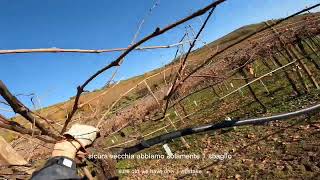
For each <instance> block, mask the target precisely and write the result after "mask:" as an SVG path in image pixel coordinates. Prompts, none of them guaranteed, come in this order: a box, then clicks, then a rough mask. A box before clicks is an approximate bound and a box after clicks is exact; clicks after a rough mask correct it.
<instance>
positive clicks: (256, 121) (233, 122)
mask: <svg viewBox="0 0 320 180" xmlns="http://www.w3.org/2000/svg"><path fill="white" fill-rule="evenodd" d="M319 110H320V104H317V105H314V106H311V107H308V108H304V109H300V110H297V111H293V112H288V113H283V114H279V115H274V116H268V117H260V118H252V119H244V120H231V121H223V122H220V123H216V124H209V125H205V126H198V127H194V128H185V129H181V130H178V131H173V132H170V133H167V134H163V135H160V136H157V137H154V138H151V139H148V140H144V141H143V142H141V143H139V144H136V145H134V146H131V147H128V148H124V149H123V150H122V151H120V153H119V155H124V154H133V153H136V152H139V151H141V150H143V149H146V148H149V147H151V146H153V145H156V144H159V143H162V142H166V141H169V140H172V139H176V138H178V137H183V136H187V135H192V134H196V133H201V132H207V131H213V130H218V129H223V128H230V127H235V126H245V125H259V124H264V123H267V122H271V121H276V120H278V121H282V120H288V119H290V118H293V117H297V116H300V115H306V114H311V113H314V112H317V111H319Z"/></svg>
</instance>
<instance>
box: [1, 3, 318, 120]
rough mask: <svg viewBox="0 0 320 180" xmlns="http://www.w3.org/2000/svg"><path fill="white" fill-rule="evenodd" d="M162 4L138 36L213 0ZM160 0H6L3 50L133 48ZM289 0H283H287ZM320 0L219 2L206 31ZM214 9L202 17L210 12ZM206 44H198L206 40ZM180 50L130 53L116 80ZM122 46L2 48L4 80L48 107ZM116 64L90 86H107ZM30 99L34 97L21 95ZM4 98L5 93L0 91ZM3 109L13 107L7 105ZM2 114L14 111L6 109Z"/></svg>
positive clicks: (211, 34)
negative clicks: (39, 51) (109, 50)
mask: <svg viewBox="0 0 320 180" xmlns="http://www.w3.org/2000/svg"><path fill="white" fill-rule="evenodd" d="M156 1H159V5H158V6H157V7H156V8H155V9H154V10H153V12H152V15H150V16H148V18H147V19H145V24H144V25H143V26H142V29H141V34H140V35H139V36H138V39H140V38H142V37H143V36H145V35H147V34H148V33H150V32H153V31H154V29H155V28H156V27H164V26H165V25H168V24H170V23H172V22H174V21H176V20H178V19H180V18H182V17H185V16H186V15H189V14H191V12H193V11H195V10H197V9H199V8H201V7H204V6H205V5H208V4H209V3H211V2H212V0H156ZM154 2H155V1H154V0H113V1H111V0H90V1H88V0H77V1H65V0H55V1H53V0H51V1H43V0H19V1H18V0H16V1H13V0H0V22H1V26H0V32H1V33H0V49H22V48H49V47H58V48H82V49H106V48H117V47H127V46H128V45H129V44H130V42H131V41H132V38H133V36H134V34H135V32H136V31H137V28H138V24H139V22H140V21H141V20H142V18H143V17H145V16H146V14H147V13H148V10H149V9H150V7H152V5H153V4H154ZM280 2H281V3H280ZM317 2H318V1H317V0H247V1H245V0H227V1H226V2H225V3H223V4H222V5H221V6H219V7H218V8H216V10H215V12H214V14H213V16H212V18H211V19H210V21H209V23H208V25H207V27H206V28H205V30H204V32H203V34H202V36H201V37H202V38H203V39H204V40H205V41H206V42H211V41H213V40H215V39H217V38H219V37H221V36H223V35H225V34H227V33H229V32H231V31H233V30H235V29H237V28H239V27H241V26H243V25H247V24H251V23H258V22H261V21H264V20H268V19H271V18H280V17H285V16H286V15H289V14H292V13H294V12H296V11H298V10H301V9H303V8H305V7H306V6H311V5H313V4H316V3H317ZM205 16H206V15H204V16H202V19H204V17H205ZM200 22H201V21H200V19H199V18H196V19H195V20H193V21H190V22H188V23H186V24H184V25H181V26H179V27H178V28H176V29H175V30H172V31H170V32H168V33H166V34H164V35H162V36H160V37H157V38H155V39H153V40H152V41H149V42H147V43H145V44H143V45H144V46H146V45H168V44H172V43H176V42H178V41H179V39H180V38H181V37H182V35H183V33H184V31H185V26H186V25H188V24H191V25H192V26H193V27H194V28H195V29H198V28H199V26H200ZM201 45H202V44H201V43H200V44H198V46H201ZM174 51H175V49H162V50H149V51H143V52H141V51H140V52H133V53H131V54H130V55H129V56H128V57H127V58H126V60H125V62H124V64H123V65H122V67H121V69H120V72H119V73H118V76H117V77H116V80H119V79H126V78H129V77H132V76H136V75H140V74H143V73H144V72H147V71H149V70H152V69H155V68H158V67H161V66H162V65H164V64H166V63H168V62H170V61H171V60H172V57H173V55H174ZM118 55H119V53H103V54H79V53H65V54H63V53H61V54H49V53H47V54H13V55H0V68H1V70H0V79H1V80H2V81H4V83H5V84H6V85H7V86H8V87H9V89H10V90H11V91H12V92H13V93H14V94H20V93H24V94H30V93H35V94H36V95H37V96H38V97H39V99H40V100H41V105H42V106H48V105H51V104H54V103H57V102H61V101H65V100H68V99H69V98H70V97H71V96H74V94H75V93H76V87H77V86H78V85H80V84H82V83H83V82H84V80H86V78H87V77H89V76H90V75H91V74H93V73H94V72H96V71H97V70H98V69H100V68H101V67H103V66H105V65H106V64H108V63H109V62H111V61H112V60H114V59H115V58H116V57H117V56H118ZM111 72H112V70H111V71H108V72H106V73H104V74H102V75H101V76H99V77H98V78H97V79H96V80H95V81H94V82H92V83H91V84H90V85H89V86H88V88H87V89H88V90H93V89H97V88H101V87H102V86H103V85H104V84H105V83H106V81H107V80H108V79H109V77H110V75H111ZM19 98H21V99H22V100H23V102H24V103H26V104H27V105H29V106H30V105H31V103H30V99H29V98H26V97H23V96H19ZM0 100H1V98H0ZM0 108H6V109H8V107H6V106H3V105H1V104H0ZM0 114H3V115H5V116H12V115H13V114H12V113H8V112H4V111H2V110H1V109H0Z"/></svg>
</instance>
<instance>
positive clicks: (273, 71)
mask: <svg viewBox="0 0 320 180" xmlns="http://www.w3.org/2000/svg"><path fill="white" fill-rule="evenodd" d="M302 59H304V58H302ZM297 60H298V59H296V60H295V61H292V62H290V63H287V64H285V65H283V66H281V67H279V68H277V69H274V70H272V71H270V72H268V73H265V74H264V75H262V76H260V77H258V78H256V79H254V80H252V81H250V82H248V83H246V84H244V85H243V86H240V87H239V88H237V89H236V90H233V91H232V92H230V93H228V94H226V95H224V96H223V97H220V98H219V99H218V101H221V100H223V99H225V98H226V97H228V96H230V95H232V94H234V93H236V92H237V91H239V90H241V89H242V88H244V87H246V86H248V85H250V84H252V83H254V82H256V81H258V80H260V79H262V78H264V77H266V76H268V75H270V74H272V73H275V72H276V71H279V70H281V69H283V68H285V67H287V66H289V65H292V64H294V63H295V62H296V61H297ZM211 86H212V85H210V86H208V87H206V88H209V87H211ZM206 88H202V89H200V90H204V89H206ZM196 92H200V91H196ZM184 98H185V97H183V98H182V99H184ZM179 102H180V100H179ZM216 102H217V101H214V102H212V103H210V105H209V106H211V105H212V104H214V103H216ZM170 107H172V106H170ZM205 109H207V106H206V107H204V108H201V109H198V110H196V111H194V112H192V113H190V114H188V115H186V116H184V117H182V118H181V119H180V120H178V121H175V122H173V123H177V122H179V121H181V120H183V119H185V118H187V117H189V116H191V115H193V114H195V113H197V112H200V111H203V110H205ZM123 127H125V126H123ZM164 127H167V126H164ZM161 129H163V127H161V128H159V129H158V130H155V131H153V132H154V133H155V132H158V131H159V130H161ZM154 133H148V134H146V135H144V136H143V137H146V136H150V135H152V134H154ZM112 134H114V133H112ZM110 135H111V134H110ZM132 141H134V140H129V141H126V142H124V143H121V144H118V145H115V146H111V147H117V146H119V145H122V144H127V143H129V142H132ZM111 147H108V148H107V149H109V148H111Z"/></svg>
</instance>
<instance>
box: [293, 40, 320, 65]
mask: <svg viewBox="0 0 320 180" xmlns="http://www.w3.org/2000/svg"><path fill="white" fill-rule="evenodd" d="M297 43H298V47H299V49H300V51H301V52H302V54H303V56H304V57H305V58H306V59H308V60H309V61H310V62H312V63H313V65H314V66H315V67H316V68H317V69H318V70H320V66H319V64H318V63H317V62H316V61H314V60H313V59H312V58H311V57H310V55H309V54H308V53H307V51H306V49H305V48H304V46H303V44H302V41H301V39H300V40H298V42H297ZM311 50H312V51H313V49H311ZM313 52H314V54H315V55H316V56H318V54H317V53H316V52H315V51H313ZM318 57H319V56H318Z"/></svg>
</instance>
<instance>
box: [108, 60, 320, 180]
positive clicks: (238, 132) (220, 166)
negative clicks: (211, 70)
mask: <svg viewBox="0 0 320 180" xmlns="http://www.w3.org/2000/svg"><path fill="white" fill-rule="evenodd" d="M308 65H309V66H308V67H310V68H311V70H312V72H313V73H315V74H317V75H318V76H317V78H316V79H317V80H318V81H319V79H320V78H319V77H320V76H319V75H320V73H319V71H317V70H316V69H315V68H313V66H312V65H311V64H309V63H308ZM255 66H257V67H258V68H259V69H258V71H259V72H260V74H259V75H262V74H264V73H266V72H268V70H267V69H266V68H265V67H263V66H262V65H261V64H255ZM283 75H284V73H283V72H279V73H277V74H274V75H273V76H270V77H266V78H264V79H263V82H264V84H265V85H266V86H267V90H266V89H265V88H264V86H263V85H262V84H261V83H260V82H257V83H254V84H252V87H253V89H254V91H255V93H256V94H257V96H258V97H259V99H260V100H261V101H262V103H263V104H264V105H265V106H267V112H265V113H262V109H261V106H260V105H259V104H258V103H256V102H255V101H254V100H253V99H252V98H251V96H250V94H249V91H248V89H247V88H244V89H242V93H240V92H239V93H235V94H234V95H232V96H229V97H228V98H226V99H225V100H224V101H222V102H219V103H217V104H216V105H214V106H212V107H211V108H208V109H206V110H205V111H202V112H201V113H197V114H195V115H194V116H191V117H190V119H188V120H186V122H180V123H177V124H176V126H177V127H178V128H184V127H190V126H194V125H200V124H206V123H214V122H219V121H221V120H224V119H225V118H226V117H227V116H229V117H231V118H236V119H238V118H240V119H241V118H248V117H261V116H267V115H273V114H277V113H282V112H290V111H295V110H298V109H300V108H303V107H307V106H310V105H312V104H314V103H318V102H319V100H320V96H319V95H320V91H319V90H317V89H314V88H312V87H311V86H312V85H311V83H310V82H309V81H307V79H306V78H305V81H306V82H307V83H308V85H309V86H310V88H311V89H312V90H310V92H307V93H305V94H303V95H301V96H296V95H294V94H293V93H292V88H291V86H290V85H289V83H288V81H287V80H286V79H285V78H279V77H283ZM296 80H297V79H296ZM233 84H234V86H235V87H238V86H240V85H241V84H244V82H239V81H237V82H233ZM297 84H298V87H299V89H300V90H302V85H301V84H299V83H297ZM216 89H218V88H216ZM231 91H232V89H231V87H230V86H229V88H228V90H227V89H226V88H225V87H222V91H217V92H218V93H219V95H223V94H227V93H228V92H231ZM268 91H269V93H267V92H268ZM241 94H242V95H241ZM217 99H218V97H217V96H216V95H215V94H214V93H213V91H212V90H211V89H208V90H206V91H203V92H200V93H197V94H194V95H193V96H192V97H190V98H189V100H186V101H184V105H185V106H186V107H188V108H186V110H187V112H188V113H191V112H193V111H195V110H196V109H198V108H201V107H204V106H206V105H208V104H211V103H213V102H214V101H217ZM194 101H197V104H198V106H196V105H195V104H194ZM173 114H174V113H172V115H171V116H170V117H171V119H172V120H174V121H175V120H179V117H175V115H173ZM166 124H168V122H165V121H163V122H161V123H153V122H146V123H143V124H141V125H140V126H139V127H137V129H138V131H139V132H141V133H142V134H147V133H150V132H152V131H154V130H155V129H157V128H160V127H162V126H164V125H166ZM167 130H168V131H173V130H174V129H173V128H172V127H168V128H167ZM123 132H124V133H125V134H130V133H132V128H131V129H130V128H128V129H125V130H124V131H123ZM163 133H164V131H160V132H159V133H156V134H154V135H153V136H156V135H159V134H163ZM319 133H320V119H319V114H316V115H312V116H302V117H299V118H296V119H291V120H289V121H286V122H272V123H269V124H265V125H263V126H244V127H237V128H235V129H233V128H231V129H224V130H220V131H217V132H209V133H201V134H198V135H192V136H187V137H185V139H186V141H187V142H188V144H189V145H190V146H191V148H190V149H186V148H185V147H184V146H183V144H182V142H181V141H180V140H179V139H176V140H174V141H173V142H169V143H168V144H169V146H170V148H171V149H172V151H173V152H174V153H176V154H198V155H201V157H204V156H206V157H205V158H203V159H200V160H185V159H184V160H167V159H158V160H122V161H120V162H119V163H118V164H117V169H118V170H119V171H120V172H121V170H129V172H130V173H123V174H121V173H120V175H121V177H122V178H124V179H131V178H136V177H139V178H152V179H162V178H164V177H165V178H183V177H188V178H191V179H207V178H223V179H224V178H226V179H235V178H236V179H245V178H252V179H260V178H263V179H288V178H298V179H312V178H315V177H318V176H319V175H320V174H319V172H320V164H319V162H320V161H319V160H320V159H319V153H320V148H319V147H320V141H319V137H320V134H319ZM149 138H150V137H149ZM115 139H117V141H118V143H120V142H123V141H125V140H128V137H125V138H123V137H121V136H119V135H118V136H117V138H114V137H113V141H115ZM129 139H130V138H129ZM110 144H111V143H110V142H108V143H107V145H110ZM132 144H134V143H132ZM145 153H146V154H149V153H150V154H160V155H165V151H164V150H163V148H162V147H161V145H157V146H154V147H152V148H150V149H147V150H144V151H142V152H141V154H145ZM210 154H211V155H212V154H215V155H225V154H228V155H231V156H232V158H231V159H224V160H213V159H208V156H209V155H210ZM186 168H188V169H193V170H194V172H200V171H201V173H193V174H192V173H191V174H188V173H187V174H185V172H186V170H185V169H186ZM168 169H169V171H170V170H173V171H170V172H168V173H160V171H161V170H162V171H165V170H168ZM152 170H153V171H152ZM156 170H158V171H156ZM147 171H149V173H148V174H147V173H146V172H147ZM124 172H126V171H124ZM150 172H151V173H150Z"/></svg>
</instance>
